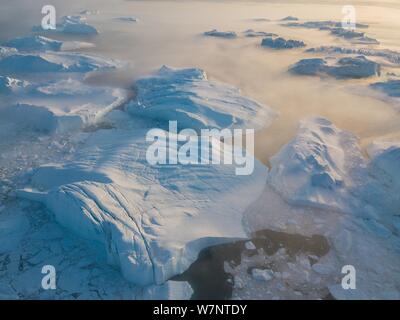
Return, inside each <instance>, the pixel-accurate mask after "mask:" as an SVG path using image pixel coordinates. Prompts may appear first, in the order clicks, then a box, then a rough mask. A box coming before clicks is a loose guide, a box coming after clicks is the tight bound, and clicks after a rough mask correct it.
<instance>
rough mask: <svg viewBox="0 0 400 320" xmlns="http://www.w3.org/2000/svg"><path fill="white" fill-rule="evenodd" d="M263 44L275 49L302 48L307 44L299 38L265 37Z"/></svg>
mask: <svg viewBox="0 0 400 320" xmlns="http://www.w3.org/2000/svg"><path fill="white" fill-rule="evenodd" d="M261 46H263V47H267V48H273V49H293V48H302V47H305V46H306V44H305V43H304V42H303V41H298V40H291V39H289V40H286V39H284V38H281V37H279V38H274V39H273V38H265V39H263V40H262V41H261Z"/></svg>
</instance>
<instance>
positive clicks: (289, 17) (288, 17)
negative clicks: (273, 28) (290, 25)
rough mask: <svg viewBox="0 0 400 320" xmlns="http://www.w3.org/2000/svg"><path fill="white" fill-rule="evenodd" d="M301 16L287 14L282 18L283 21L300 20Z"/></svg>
mask: <svg viewBox="0 0 400 320" xmlns="http://www.w3.org/2000/svg"><path fill="white" fill-rule="evenodd" d="M298 20H299V18H296V17H293V16H287V17H285V18H282V19H281V21H298Z"/></svg>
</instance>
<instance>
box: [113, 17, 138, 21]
mask: <svg viewBox="0 0 400 320" xmlns="http://www.w3.org/2000/svg"><path fill="white" fill-rule="evenodd" d="M115 20H118V21H122V22H138V21H139V19H138V18H136V17H117V18H115Z"/></svg>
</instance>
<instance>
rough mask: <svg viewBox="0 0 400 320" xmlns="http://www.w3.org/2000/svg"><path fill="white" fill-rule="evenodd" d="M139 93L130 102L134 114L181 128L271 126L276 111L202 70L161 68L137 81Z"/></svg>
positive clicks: (131, 111) (130, 111)
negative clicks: (171, 121) (174, 122)
mask: <svg viewBox="0 0 400 320" xmlns="http://www.w3.org/2000/svg"><path fill="white" fill-rule="evenodd" d="M135 89H136V96H135V99H134V100H132V101H131V102H130V103H129V104H128V105H127V107H126V108H127V110H128V112H129V113H131V114H132V115H134V116H140V117H145V118H150V119H154V120H157V121H159V122H162V123H167V122H168V120H175V121H177V122H178V125H179V126H181V128H192V129H201V128H218V129H222V128H253V129H259V128H262V127H264V126H265V125H268V123H269V122H270V121H271V120H272V118H273V117H274V116H275V112H274V111H272V109H270V108H269V107H267V106H263V105H261V104H259V103H257V102H255V101H253V100H251V99H249V98H246V97H243V96H242V95H240V91H239V90H238V89H237V88H234V87H231V86H227V85H223V84H219V83H216V82H212V81H209V80H208V79H207V75H206V73H205V72H204V71H203V70H201V69H172V68H169V67H165V66H164V67H162V68H161V69H160V70H159V71H158V72H157V73H156V74H155V75H153V76H150V77H145V78H142V79H139V80H138V81H136V84H135Z"/></svg>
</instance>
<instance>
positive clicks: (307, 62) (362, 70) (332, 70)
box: [289, 56, 381, 78]
mask: <svg viewBox="0 0 400 320" xmlns="http://www.w3.org/2000/svg"><path fill="white" fill-rule="evenodd" d="M380 70H381V68H380V65H379V64H378V63H376V62H374V61H371V60H368V59H367V58H365V57H364V56H357V57H344V58H340V59H333V60H332V59H329V60H328V59H321V58H312V59H302V60H300V61H298V62H297V63H295V64H294V65H293V66H291V67H290V68H289V71H290V72H292V73H295V74H299V75H323V74H327V75H330V76H332V77H335V78H366V77H371V76H377V75H380Z"/></svg>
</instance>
